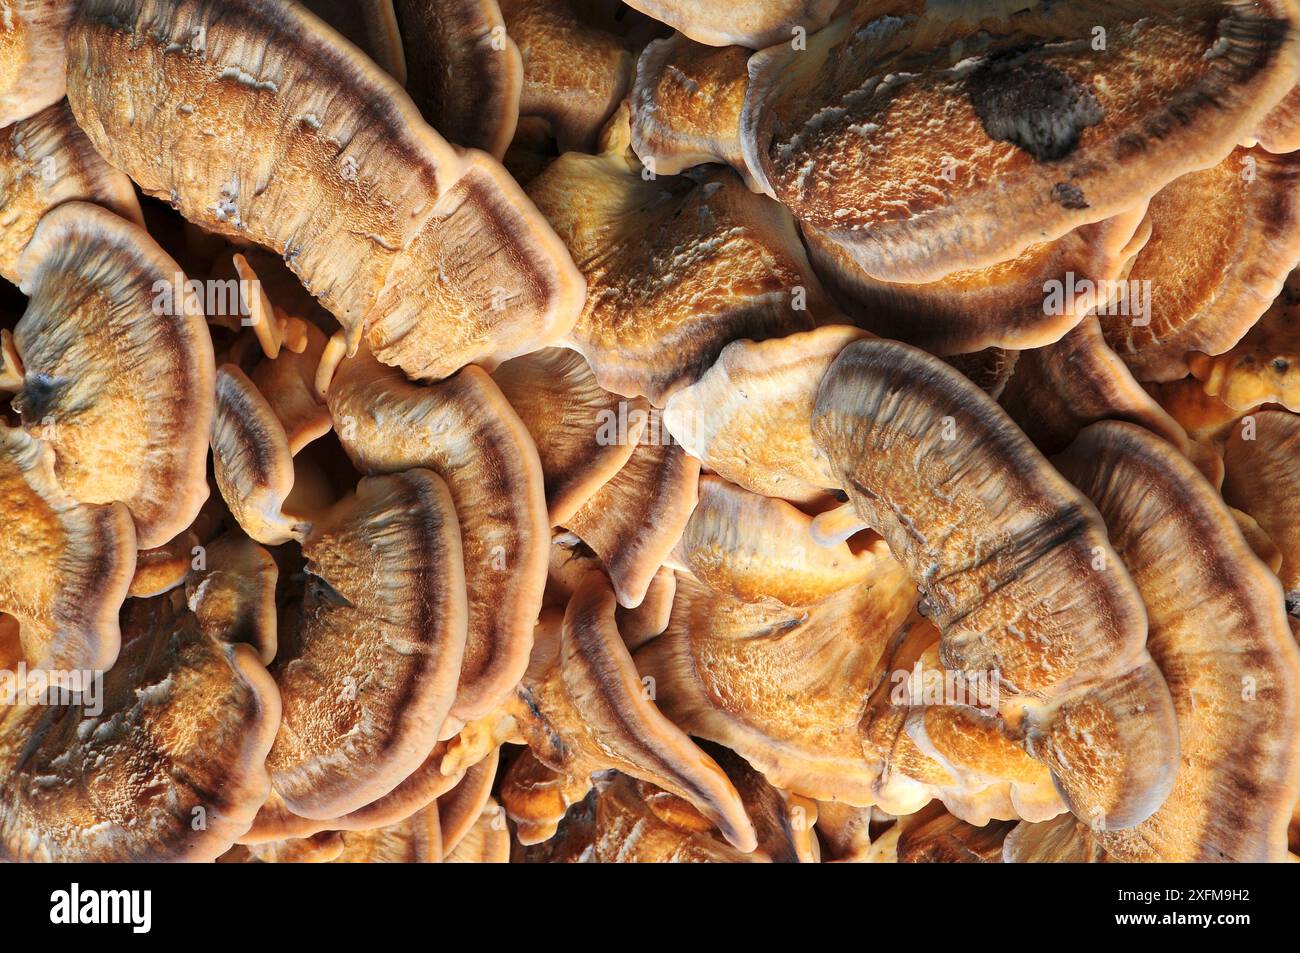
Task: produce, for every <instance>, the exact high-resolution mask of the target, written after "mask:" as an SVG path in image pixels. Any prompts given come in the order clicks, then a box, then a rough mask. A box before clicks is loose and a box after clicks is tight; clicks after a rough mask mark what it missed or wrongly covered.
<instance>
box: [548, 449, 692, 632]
mask: <svg viewBox="0 0 1300 953" xmlns="http://www.w3.org/2000/svg"><path fill="white" fill-rule="evenodd" d="M647 430H648V431H649V432H648V433H647V432H645V431H643V432H642V434H641V438H640V441H639V442H638V443H637V445H636V447H635V449H633V451H632V455H631V456H630V457H629V458H628V461H627V463H625V464H624V465H623V469H622V470H620V471H618V473H617V474H615V475H614V477H613V478H612V479H611V480H610V481H609V482H608V483H606V484H605V485H604V486H602V487H601V488H600V489H599V490H597V491H596V492H595V494H594V495H592V497H591V498H590V499H588V500H587V502H586V503H584V504H583V505H582V506H581V507H579V509H578V510H577V512H575V513H574V514H573V515H572V516H570V517H569V518H568V519H567V520H566V521H565V526H566V527H567V528H568V529H570V530H572V531H573V533H574V534H575V535H577V536H578V537H579V538H580V539H581V540H582V541H583V542H584V543H585V544H586V545H587V546H589V547H590V548H591V549H592V550H593V551H594V552H595V553H596V555H598V556H599V557H600V560H601V563H602V564H603V566H604V569H605V571H606V572H607V573H608V574H609V578H610V581H611V582H612V583H613V586H614V592H615V593H617V595H618V604H619V605H620V606H623V607H624V608H629V609H634V608H636V607H637V606H639V605H641V603H642V601H643V600H644V599H645V597H646V593H647V592H648V591H649V589H650V584H651V583H652V582H653V581H654V579H655V575H656V574H657V573H658V572H659V570H660V568H661V567H662V566H663V565H664V563H665V562H667V561H668V558H669V555H670V554H671V553H672V551H673V547H674V546H676V545H677V542H678V540H679V539H681V536H682V532H683V531H684V530H685V528H686V525H687V521H688V520H689V519H690V516H691V512H692V511H693V510H694V509H695V504H696V502H697V500H698V484H699V476H700V461H699V460H697V459H695V458H694V457H692V456H690V455H688V454H687V453H686V452H685V451H684V450H683V449H682V448H681V446H680V445H678V444H677V443H675V442H673V441H672V440H671V439H664V438H665V437H666V436H667V434H666V432H665V431H664V430H663V429H662V427H661V426H652V427H648V428H647Z"/></svg>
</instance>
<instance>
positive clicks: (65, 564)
mask: <svg viewBox="0 0 1300 953" xmlns="http://www.w3.org/2000/svg"><path fill="white" fill-rule="evenodd" d="M0 511H2V512H3V513H4V514H5V517H4V520H3V522H0V549H3V551H4V553H5V557H4V558H3V559H0V610H3V611H4V612H7V613H9V614H10V615H12V616H14V617H15V618H17V619H18V621H19V623H20V625H19V636H20V638H21V643H22V654H23V657H24V658H25V659H26V661H27V662H28V664H29V665H33V666H41V667H42V668H50V669H63V670H78V669H93V670H100V669H106V668H108V667H109V666H110V665H112V664H113V660H114V659H115V658H117V652H118V647H119V645H120V631H119V628H118V619H117V611H118V609H119V608H120V607H121V605H122V602H123V600H124V599H126V594H127V589H128V587H129V586H130V584H131V576H132V573H133V572H134V569H135V548H136V541H135V527H134V525H133V524H132V522H131V514H130V512H129V511H128V510H127V509H126V507H125V506H123V505H122V504H120V503H115V504H113V505H111V506H94V505H87V504H83V503H78V502H77V501H76V500H74V499H72V498H71V497H70V496H68V495H67V494H66V493H64V492H63V490H62V488H61V487H60V486H59V482H58V480H57V479H56V478H55V474H54V452H53V451H52V450H51V449H50V446H49V445H48V444H45V443H42V442H41V441H39V440H36V439H35V438H33V437H31V436H29V435H28V434H26V433H24V432H23V431H22V430H18V429H15V428H10V427H7V426H4V425H3V424H0Z"/></svg>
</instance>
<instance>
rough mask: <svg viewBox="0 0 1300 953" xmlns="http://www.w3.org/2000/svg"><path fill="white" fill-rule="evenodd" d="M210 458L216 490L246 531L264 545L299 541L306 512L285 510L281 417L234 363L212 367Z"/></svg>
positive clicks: (290, 477)
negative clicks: (213, 400) (213, 402)
mask: <svg viewBox="0 0 1300 953" xmlns="http://www.w3.org/2000/svg"><path fill="white" fill-rule="evenodd" d="M216 396H217V406H216V413H215V414H213V417H212V435H211V442H212V462H213V471H214V474H215V476H216V482H217V488H218V489H219V490H220V491H221V497H222V499H224V500H225V501H226V505H227V506H229V507H230V512H231V513H232V514H233V515H234V517H235V519H236V520H238V522H239V525H240V527H241V528H242V529H243V531H244V532H245V533H247V534H248V535H249V536H251V537H252V538H253V539H255V540H257V541H258V542H259V543H265V544H267V545H268V546H275V545H279V544H280V543H287V542H288V541H289V540H298V541H299V542H301V541H302V540H303V539H304V538H305V537H306V536H307V534H308V533H309V532H310V531H311V522H310V520H309V519H308V517H307V515H306V514H292V513H287V512H285V505H286V501H287V500H288V498H289V494H290V493H292V492H293V486H294V469H293V454H292V452H291V450H290V447H289V438H288V436H287V435H286V434H285V431H284V425H283V424H281V423H280V418H279V417H277V416H276V414H275V411H274V410H273V409H272V407H271V405H270V404H269V403H268V402H267V400H266V398H265V397H264V396H262V392H261V391H260V390H258V389H257V385H255V384H254V383H253V382H252V381H251V380H249V378H248V375H247V374H245V373H244V372H243V371H242V370H240V369H239V367H237V366H236V365H234V364H223V365H222V366H221V367H220V368H218V369H217V381H216Z"/></svg>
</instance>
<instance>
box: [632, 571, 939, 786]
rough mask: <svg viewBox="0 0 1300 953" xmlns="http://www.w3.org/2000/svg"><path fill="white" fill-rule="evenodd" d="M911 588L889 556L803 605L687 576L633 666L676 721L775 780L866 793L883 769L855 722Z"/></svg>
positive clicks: (913, 592) (913, 595) (905, 612)
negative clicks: (740, 596)
mask: <svg viewBox="0 0 1300 953" xmlns="http://www.w3.org/2000/svg"><path fill="white" fill-rule="evenodd" d="M915 599H916V588H915V586H914V585H913V584H912V581H911V579H910V578H909V577H908V576H907V574H906V573H905V572H904V571H903V569H902V567H901V566H899V565H898V564H897V563H895V562H894V561H893V560H892V559H890V558H888V557H887V556H886V557H884V558H882V559H881V561H880V562H878V563H877V566H876V570H875V572H874V574H873V576H872V577H871V579H870V580H869V581H868V582H866V583H859V584H855V585H853V586H849V587H847V588H845V589H843V590H841V591H840V592H837V593H835V594H833V595H831V596H829V597H828V598H826V599H824V600H823V601H822V602H820V603H818V604H816V605H812V606H805V607H800V608H789V607H786V606H782V605H780V604H779V603H775V602H764V603H756V604H745V603H741V602H738V601H737V600H735V599H733V598H731V597H729V596H724V595H722V594H720V593H715V592H713V591H712V590H710V589H708V588H707V587H706V586H704V585H703V584H701V583H699V582H697V581H695V580H692V579H689V578H681V579H679V580H678V587H677V597H676V600H675V601H674V604H673V611H672V617H671V620H670V622H669V625H668V628H667V630H666V631H665V632H664V633H663V634H662V635H660V636H658V637H657V638H655V639H654V640H652V641H650V642H649V643H647V644H646V645H645V646H644V647H643V648H641V649H640V650H639V651H638V652H637V654H636V664H637V669H638V671H640V672H641V674H642V675H643V676H644V677H647V678H649V679H653V685H654V689H655V697H656V700H657V703H658V704H659V705H660V707H661V708H662V710H663V711H664V713H665V714H666V715H668V717H669V718H671V719H672V720H673V722H674V723H676V724H677V725H680V726H681V728H682V729H683V730H685V731H687V732H689V733H690V734H692V735H694V736H696V737H698V738H705V739H708V740H710V741H715V742H717V743H719V744H722V745H726V746H727V747H729V748H731V749H732V750H733V751H736V752H737V753H738V754H740V755H741V756H742V757H743V758H744V759H745V760H746V761H748V762H749V763H750V764H752V765H753V766H754V767H755V768H757V769H758V770H759V771H761V772H762V773H763V775H764V777H766V778H767V779H768V781H770V782H771V783H772V784H774V785H776V786H777V787H779V788H782V789H784V790H787V791H792V792H794V793H796V794H802V795H805V796H807V797H811V798H817V799H819V800H842V801H846V802H848V803H850V804H858V805H869V804H872V803H874V800H875V791H874V782H875V780H876V776H877V773H878V772H877V769H876V767H875V766H874V765H873V764H872V763H871V762H870V761H869V760H868V759H867V758H866V756H865V755H864V754H863V749H862V744H861V742H860V740H859V737H858V722H859V720H860V719H861V717H862V713H863V709H864V708H865V706H866V703H867V697H868V696H869V695H870V693H871V691H872V689H873V688H874V687H875V684H876V679H877V678H878V677H879V672H878V665H879V663H880V662H881V659H882V657H883V655H884V651H885V648H886V645H887V644H888V642H889V639H890V638H891V637H892V636H893V635H894V632H895V631H896V630H897V628H898V626H899V625H900V624H901V623H902V621H903V620H904V619H905V618H906V617H907V615H908V613H909V612H910V611H911V609H912V606H913V604H914V602H915Z"/></svg>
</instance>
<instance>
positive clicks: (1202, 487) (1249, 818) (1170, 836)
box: [1056, 422, 1300, 861]
mask: <svg viewBox="0 0 1300 953" xmlns="http://www.w3.org/2000/svg"><path fill="white" fill-rule="evenodd" d="M1056 463H1057V466H1058V468H1059V469H1060V470H1061V472H1062V473H1064V474H1065V475H1066V476H1067V477H1069V478H1070V479H1071V480H1073V481H1074V482H1075V483H1076V484H1077V485H1078V486H1079V488H1080V489H1082V490H1083V491H1084V492H1085V493H1086V494H1088V496H1089V497H1090V498H1091V499H1092V500H1093V501H1094V502H1095V503H1096V504H1097V507H1098V509H1099V510H1100V512H1101V514H1102V517H1103V518H1104V519H1105V520H1106V525H1107V526H1108V527H1109V529H1110V538H1111V541H1112V543H1113V544H1114V546H1115V548H1116V551H1117V552H1118V553H1119V555H1120V558H1122V559H1123V560H1124V564H1125V565H1126V566H1127V567H1128V569H1129V572H1131V573H1132V575H1133V579H1134V582H1136V583H1137V586H1138V589H1139V591H1141V593H1142V596H1143V599H1144V601H1145V602H1146V605H1147V612H1148V616H1149V618H1150V630H1149V632H1148V635H1147V649H1148V651H1149V652H1150V653H1151V656H1152V658H1153V659H1154V660H1155V662H1156V664H1157V665H1158V666H1160V669H1161V671H1162V672H1163V674H1164V677H1165V681H1166V683H1167V684H1168V685H1169V690H1170V692H1171V693H1172V695H1173V700H1174V707H1175V710H1176V712H1177V714H1178V720H1179V738H1180V739H1181V743H1180V749H1181V763H1180V765H1179V769H1178V776H1177V779H1176V780H1175V782H1174V787H1173V790H1172V791H1171V792H1170V794H1169V797H1168V798H1167V799H1166V800H1165V802H1164V804H1163V805H1161V806H1160V808H1159V809H1158V810H1157V811H1156V812H1155V813H1154V814H1152V815H1151V816H1150V817H1149V818H1147V819H1146V820H1145V821H1143V822H1142V823H1141V824H1138V825H1137V826H1135V827H1133V828H1131V829H1128V830H1123V831H1100V832H1098V833H1097V838H1098V840H1099V841H1100V843H1101V844H1102V846H1103V847H1105V849H1106V850H1107V852H1108V853H1109V854H1111V855H1112V856H1113V857H1116V858H1117V859H1122V860H1129V861H1225V860H1230V861H1265V860H1273V861H1276V860H1281V859H1283V858H1284V856H1285V853H1286V827H1287V824H1288V823H1289V821H1290V818H1291V809H1292V807H1293V806H1294V805H1295V802H1296V799H1297V796H1298V793H1300V792H1298V789H1300V756H1297V753H1296V752H1295V750H1294V738H1295V734H1296V728H1297V721H1300V651H1297V649H1296V645H1295V640H1294V638H1293V637H1292V635H1291V629H1290V627H1289V625H1288V624H1287V617H1286V606H1285V604H1284V601H1283V598H1282V590H1281V587H1280V586H1279V585H1278V584H1277V581H1276V579H1275V578H1274V576H1273V575H1272V573H1270V572H1269V570H1268V568H1267V567H1266V566H1264V565H1263V564H1262V563H1261V562H1260V561H1259V560H1258V559H1257V558H1256V557H1255V555H1254V553H1253V552H1252V551H1251V549H1250V547H1249V545H1248V544H1247V542H1246V540H1245V538H1244V537H1243V536H1242V534H1241V532H1240V531H1239V530H1238V528H1237V524H1236V521H1235V520H1234V519H1233V517H1232V514H1231V513H1230V512H1229V511H1228V508H1227V507H1226V506H1224V505H1223V502H1222V500H1221V499H1220V498H1219V496H1218V494H1217V493H1216V492H1215V491H1214V489H1213V487H1211V486H1210V485H1209V484H1207V483H1206V482H1205V481H1204V479H1203V478H1202V477H1201V476H1200V474H1199V473H1198V472H1197V471H1196V470H1195V468H1194V467H1193V466H1192V464H1191V463H1190V462H1188V461H1187V460H1186V459H1185V458H1184V457H1183V456H1182V455H1180V454H1179V453H1178V452H1177V451H1176V450H1174V449H1173V448H1172V447H1170V446H1169V445H1168V444H1166V443H1164V442H1163V441H1161V440H1160V439H1159V438H1156V437H1154V436H1153V435H1151V434H1149V433H1147V432H1146V431H1144V430H1142V429H1141V428H1139V427H1135V426H1133V425H1131V424H1124V423H1117V422H1106V423H1100V424H1096V425H1094V426H1091V427H1089V428H1087V429H1086V430H1084V432H1083V433H1082V434H1080V435H1079V439H1078V440H1076V441H1075V442H1074V444H1072V445H1071V447H1070V449H1069V450H1068V451H1067V452H1066V453H1065V454H1063V455H1062V456H1061V457H1059V458H1057V460H1056ZM1207 539H1212V540H1214V544H1213V545H1212V546H1206V545H1205V542H1204V541H1205V540H1207Z"/></svg>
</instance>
